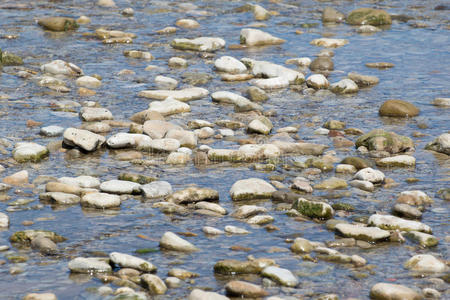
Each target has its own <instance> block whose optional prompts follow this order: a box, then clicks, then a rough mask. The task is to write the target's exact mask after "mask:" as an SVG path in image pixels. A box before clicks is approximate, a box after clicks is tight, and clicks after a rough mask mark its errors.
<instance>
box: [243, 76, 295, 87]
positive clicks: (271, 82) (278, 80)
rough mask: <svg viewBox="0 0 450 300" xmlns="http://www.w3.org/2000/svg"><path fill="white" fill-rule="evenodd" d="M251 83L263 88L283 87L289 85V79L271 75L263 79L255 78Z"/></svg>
mask: <svg viewBox="0 0 450 300" xmlns="http://www.w3.org/2000/svg"><path fill="white" fill-rule="evenodd" d="M251 83H252V84H253V85H255V86H257V87H259V88H260V89H263V90H275V89H283V88H286V87H288V86H289V80H288V79H287V78H286V77H281V76H280V77H273V78H264V79H255V80H252V81H251Z"/></svg>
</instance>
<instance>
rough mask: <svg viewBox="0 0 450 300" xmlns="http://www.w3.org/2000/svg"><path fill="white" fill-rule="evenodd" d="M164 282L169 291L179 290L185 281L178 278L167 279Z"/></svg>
mask: <svg viewBox="0 0 450 300" xmlns="http://www.w3.org/2000/svg"><path fill="white" fill-rule="evenodd" d="M164 282H165V284H166V286H167V287H168V288H169V289H174V288H179V287H181V285H182V284H183V281H182V280H180V279H178V278H176V277H167V278H166V279H164Z"/></svg>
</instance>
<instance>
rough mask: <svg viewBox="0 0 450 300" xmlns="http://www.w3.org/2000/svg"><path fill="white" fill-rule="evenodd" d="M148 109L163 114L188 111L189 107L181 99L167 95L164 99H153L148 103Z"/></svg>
mask: <svg viewBox="0 0 450 300" xmlns="http://www.w3.org/2000/svg"><path fill="white" fill-rule="evenodd" d="M149 110H152V111H157V112H159V113H160V114H161V115H163V116H169V115H173V114H179V113H184V112H190V111H191V107H190V106H189V105H188V104H186V103H184V102H181V101H178V100H175V99H173V98H171V97H167V98H166V100H164V101H153V102H152V103H150V105H149Z"/></svg>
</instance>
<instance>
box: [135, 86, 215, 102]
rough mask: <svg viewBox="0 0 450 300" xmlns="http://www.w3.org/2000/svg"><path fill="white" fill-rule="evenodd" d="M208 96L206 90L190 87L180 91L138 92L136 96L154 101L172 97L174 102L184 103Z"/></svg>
mask: <svg viewBox="0 0 450 300" xmlns="http://www.w3.org/2000/svg"><path fill="white" fill-rule="evenodd" d="M208 94H209V92H208V90H206V89H204V88H199V87H192V88H186V89H182V90H147V91H142V92H139V94H138V96H139V97H144V98H149V99H156V100H164V99H166V98H167V97H172V98H173V99H175V100H179V101H183V102H186V101H190V100H196V99H201V98H203V97H206V96H208Z"/></svg>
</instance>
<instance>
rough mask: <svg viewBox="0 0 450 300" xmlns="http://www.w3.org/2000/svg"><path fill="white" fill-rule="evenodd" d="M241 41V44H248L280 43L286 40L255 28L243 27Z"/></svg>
mask: <svg viewBox="0 0 450 300" xmlns="http://www.w3.org/2000/svg"><path fill="white" fill-rule="evenodd" d="M240 41H241V44H245V45H247V46H264V45H279V44H282V43H284V42H285V40H283V39H280V38H277V37H274V36H273V35H271V34H270V33H267V32H264V31H261V30H259V29H253V28H245V29H242V30H241V34H240Z"/></svg>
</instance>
